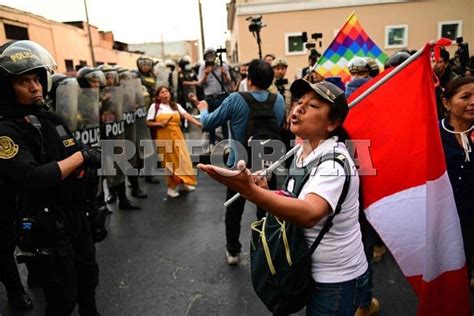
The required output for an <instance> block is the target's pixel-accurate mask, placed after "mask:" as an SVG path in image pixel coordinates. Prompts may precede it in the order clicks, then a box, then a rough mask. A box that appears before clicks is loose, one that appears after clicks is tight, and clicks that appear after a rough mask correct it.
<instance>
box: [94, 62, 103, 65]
mask: <svg viewBox="0 0 474 316" xmlns="http://www.w3.org/2000/svg"><path fill="white" fill-rule="evenodd" d="M103 64H104V62H103V61H96V62H95V65H96V66H100V65H103Z"/></svg>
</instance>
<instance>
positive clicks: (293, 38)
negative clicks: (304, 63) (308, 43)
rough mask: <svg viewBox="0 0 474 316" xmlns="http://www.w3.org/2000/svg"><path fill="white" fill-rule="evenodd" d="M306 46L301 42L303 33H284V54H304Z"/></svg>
mask: <svg viewBox="0 0 474 316" xmlns="http://www.w3.org/2000/svg"><path fill="white" fill-rule="evenodd" d="M305 54H306V48H305V47H304V43H303V34H301V32H300V33H286V34H285V55H305Z"/></svg>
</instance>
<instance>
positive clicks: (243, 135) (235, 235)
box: [198, 60, 285, 265]
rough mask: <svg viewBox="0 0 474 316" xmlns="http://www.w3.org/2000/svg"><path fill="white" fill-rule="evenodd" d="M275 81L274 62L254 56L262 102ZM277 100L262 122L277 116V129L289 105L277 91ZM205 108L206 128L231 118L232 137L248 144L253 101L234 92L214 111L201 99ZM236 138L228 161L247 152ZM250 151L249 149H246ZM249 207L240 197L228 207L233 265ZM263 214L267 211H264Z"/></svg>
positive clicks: (253, 74)
mask: <svg viewBox="0 0 474 316" xmlns="http://www.w3.org/2000/svg"><path fill="white" fill-rule="evenodd" d="M272 81H273V70H272V68H271V66H270V65H269V64H268V63H266V62H264V61H262V60H253V61H251V62H250V64H249V68H248V78H247V84H248V87H249V92H250V94H251V96H252V97H253V98H254V99H255V100H256V101H258V102H265V101H267V100H269V99H270V97H271V95H272V94H271V93H269V92H268V91H267V89H268V88H269V87H270V85H271V83H272ZM273 97H275V98H276V99H275V102H274V105H273V114H274V118H273V119H267V120H266V121H265V122H262V125H264V123H265V124H271V123H273V121H274V120H276V122H275V124H276V125H277V126H276V129H277V131H278V130H279V127H280V126H281V124H282V123H283V119H284V111H285V105H284V101H283V98H282V96H281V95H273ZM198 108H199V110H200V111H201V123H202V125H203V127H204V128H212V127H215V126H219V125H220V124H222V123H223V122H225V121H227V120H230V129H231V132H232V133H231V135H232V139H234V140H236V141H237V142H239V143H240V144H242V145H243V146H244V147H245V146H246V145H247V138H248V137H247V128H248V120H249V113H250V109H249V105H248V103H247V102H246V101H245V99H244V98H243V97H242V95H240V94H239V93H232V94H231V95H230V96H229V97H228V98H226V99H225V100H224V102H223V103H222V105H221V106H220V107H219V108H218V109H217V110H215V111H214V112H212V113H209V112H208V105H207V104H206V102H201V103H199V105H198ZM235 145H236V143H234V142H232V144H231V146H233V148H234V149H235V150H236V151H237V152H234V151H232V152H231V154H230V155H229V159H228V161H227V164H228V165H229V166H231V165H233V164H234V162H235V156H236V155H241V154H243V153H242V152H241V151H239V150H238V149H237V147H236V146H235ZM245 154H247V153H245ZM235 193H236V192H235V191H234V190H232V189H231V188H228V189H227V193H226V198H227V199H229V198H231V197H232V196H234V194H235ZM244 207H245V200H244V199H243V198H240V199H238V200H237V201H235V202H234V203H233V204H232V205H230V206H229V207H227V209H226V212H225V227H226V241H227V244H226V257H227V263H228V264H229V265H236V264H238V263H239V260H240V258H239V255H240V252H241V248H242V245H241V243H240V242H239V236H240V221H241V219H242V213H243V211H244ZM260 213H262V215H259V216H263V214H264V211H262V210H261V211H260Z"/></svg>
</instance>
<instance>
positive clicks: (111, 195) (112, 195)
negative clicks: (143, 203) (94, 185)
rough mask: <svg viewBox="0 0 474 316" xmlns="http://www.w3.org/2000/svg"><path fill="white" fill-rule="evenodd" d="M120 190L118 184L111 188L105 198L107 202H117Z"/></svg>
mask: <svg viewBox="0 0 474 316" xmlns="http://www.w3.org/2000/svg"><path fill="white" fill-rule="evenodd" d="M119 186H120V185H119ZM124 188H125V184H124ZM118 191H119V188H117V186H115V187H111V188H109V195H108V196H107V198H106V199H105V202H106V203H107V204H112V203H115V201H117V192H118Z"/></svg>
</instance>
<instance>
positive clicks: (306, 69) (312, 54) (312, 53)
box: [301, 48, 322, 81]
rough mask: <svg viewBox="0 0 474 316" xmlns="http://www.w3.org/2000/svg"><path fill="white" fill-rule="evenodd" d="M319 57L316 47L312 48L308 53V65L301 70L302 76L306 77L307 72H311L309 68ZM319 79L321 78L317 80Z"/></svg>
mask: <svg viewBox="0 0 474 316" xmlns="http://www.w3.org/2000/svg"><path fill="white" fill-rule="evenodd" d="M319 57H321V54H320V53H319V52H318V51H317V50H316V49H314V48H312V49H311V51H310V53H309V55H308V66H307V67H304V68H303V70H302V72H301V76H302V78H306V76H307V75H309V73H310V72H311V69H313V67H314V65H315V64H316V62H317V61H318V58H319ZM319 81H322V80H319Z"/></svg>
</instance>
